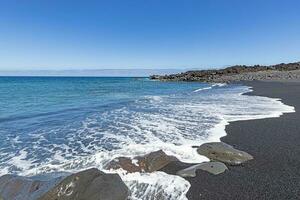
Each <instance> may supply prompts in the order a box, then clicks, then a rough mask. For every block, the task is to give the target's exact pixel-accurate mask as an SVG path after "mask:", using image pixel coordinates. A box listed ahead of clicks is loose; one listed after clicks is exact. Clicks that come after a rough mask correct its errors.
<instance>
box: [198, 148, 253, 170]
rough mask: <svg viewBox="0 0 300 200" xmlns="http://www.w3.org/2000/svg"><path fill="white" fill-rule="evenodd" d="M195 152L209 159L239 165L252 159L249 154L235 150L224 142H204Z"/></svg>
mask: <svg viewBox="0 0 300 200" xmlns="http://www.w3.org/2000/svg"><path fill="white" fill-rule="evenodd" d="M197 152H198V153H199V154H200V155H203V156H206V157H207V158H209V159H210V160H216V161H220V162H224V163H227V164H230V165H239V164H242V163H244V162H246V161H248V160H252V159H253V157H252V156H251V155H250V154H248V153H246V152H244V151H240V150H237V149H235V148H233V147H232V146H230V145H228V144H225V143H224V142H211V143H204V144H202V145H201V146H200V147H199V148H198V149H197Z"/></svg>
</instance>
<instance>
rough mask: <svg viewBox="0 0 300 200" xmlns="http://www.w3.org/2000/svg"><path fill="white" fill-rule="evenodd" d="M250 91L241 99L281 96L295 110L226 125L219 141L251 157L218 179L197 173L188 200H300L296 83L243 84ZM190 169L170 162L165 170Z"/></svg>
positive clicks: (298, 92) (298, 87) (298, 91)
mask: <svg viewBox="0 0 300 200" xmlns="http://www.w3.org/2000/svg"><path fill="white" fill-rule="evenodd" d="M240 83H242V84H243V85H246V86H249V87H252V90H253V91H252V92H249V93H245V94H243V95H249V96H250V95H255V96H265V97H271V98H280V99H281V101H282V102H283V103H284V104H287V105H290V106H294V107H295V110H296V112H293V113H287V114H283V115H282V116H280V117H277V118H264V119H254V120H243V121H234V122H230V123H229V124H228V125H227V126H226V128H225V130H226V133H227V135H226V136H224V137H222V138H221V141H222V142H225V143H227V144H229V145H232V146H234V147H235V148H237V149H239V150H242V151H246V152H248V153H250V154H251V155H253V156H254V160H251V161H249V162H247V163H245V164H242V165H241V166H228V168H229V170H228V171H226V172H225V173H223V174H219V175H217V176H214V175H211V174H209V173H207V172H204V171H202V170H197V176H196V177H195V178H186V180H188V181H189V182H190V184H191V187H190V189H189V191H188V193H187V197H188V199H189V200H196V199H299V197H300V172H299V170H298V167H299V166H300V148H299V144H300V123H299V119H300V114H299V111H298V110H299V108H300V102H299V99H300V81H299V80H298V81H250V82H247V81H244V82H240ZM188 166H190V165H189V164H185V163H180V162H173V163H170V164H169V165H168V166H166V167H165V168H164V169H163V171H165V172H167V173H176V172H175V171H178V170H181V169H183V168H186V167H188Z"/></svg>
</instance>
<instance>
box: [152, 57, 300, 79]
mask: <svg viewBox="0 0 300 200" xmlns="http://www.w3.org/2000/svg"><path fill="white" fill-rule="evenodd" d="M150 78H151V79H156V80H161V81H201V82H216V83H218V82H232V81H242V80H245V81H250V80H286V79H299V78H300V62H296V63H288V64H284V63H282V64H278V65H272V66H261V65H254V66H245V65H236V66H232V67H228V68H225V69H219V70H198V71H187V72H184V73H180V74H171V75H164V76H158V75H153V76H150Z"/></svg>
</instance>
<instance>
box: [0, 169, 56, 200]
mask: <svg viewBox="0 0 300 200" xmlns="http://www.w3.org/2000/svg"><path fill="white" fill-rule="evenodd" d="M60 180H61V178H56V179H52V180H49V181H41V180H35V179H32V178H28V177H23V176H16V175H10V174H7V175H4V176H1V177H0V200H2V199H3V200H11V199H13V200H31V199H37V198H39V197H40V196H41V195H43V194H44V193H46V192H47V191H48V190H49V189H50V188H52V187H54V186H55V185H56V184H57V183H58V182H59V181H60Z"/></svg>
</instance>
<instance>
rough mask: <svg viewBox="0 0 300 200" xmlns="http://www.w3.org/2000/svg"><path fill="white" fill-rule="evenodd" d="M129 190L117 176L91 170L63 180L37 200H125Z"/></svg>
mask: <svg viewBox="0 0 300 200" xmlns="http://www.w3.org/2000/svg"><path fill="white" fill-rule="evenodd" d="M128 196H129V189H128V188H127V186H126V185H125V184H124V182H123V181H122V179H121V178H120V176H119V175H118V174H106V173H103V172H101V171H99V170H98V169H95V168H92V169H88V170H85V171H81V172H78V173H75V174H72V175H70V176H68V177H66V178H64V179H63V180H62V181H61V182H60V183H59V184H58V185H56V186H55V187H54V188H52V189H51V190H49V191H48V192H47V193H46V194H44V195H43V196H42V197H40V198H39V200H84V199H93V200H126V199H127V198H128Z"/></svg>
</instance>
